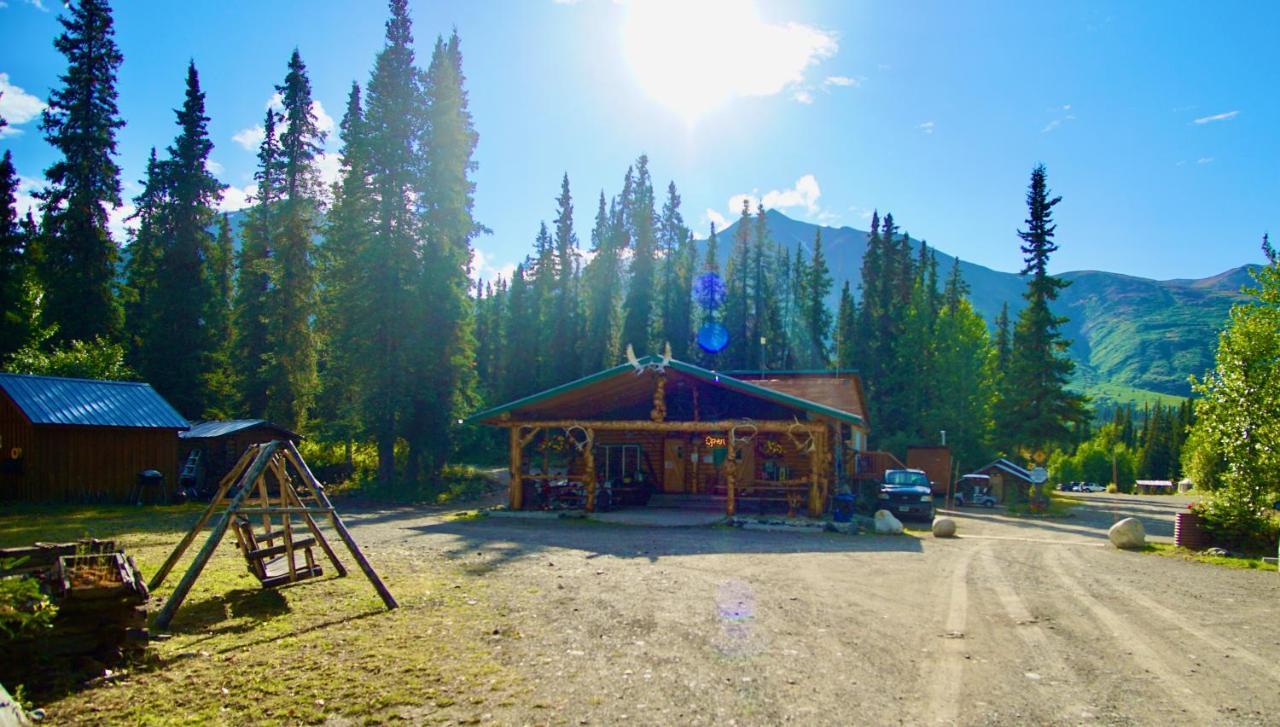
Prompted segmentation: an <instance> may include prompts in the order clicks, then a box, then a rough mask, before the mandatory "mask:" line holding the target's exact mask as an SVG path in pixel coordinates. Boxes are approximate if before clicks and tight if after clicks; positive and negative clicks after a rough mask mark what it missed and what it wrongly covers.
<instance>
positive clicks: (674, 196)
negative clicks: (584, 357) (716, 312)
mask: <svg viewBox="0 0 1280 727" xmlns="http://www.w3.org/2000/svg"><path fill="white" fill-rule="evenodd" d="M658 248H659V250H661V252H662V257H661V269H662V283H661V286H660V287H661V292H662V303H661V305H660V306H659V314H658V320H659V321H660V324H661V327H660V329H659V332H658V336H657V341H656V343H658V344H659V345H661V344H666V343H670V344H671V353H672V356H674V357H675V358H676V359H678V360H684V359H686V358H687V355H688V350H689V341H690V338H691V337H692V335H693V332H692V330H691V329H690V324H691V318H690V316H691V315H692V313H693V311H692V308H691V302H692V295H693V289H692V285H693V273H694V270H695V268H696V264H697V261H696V255H697V251H696V247H695V246H694V243H693V239H692V236H691V235H690V233H689V228H688V227H686V226H685V224H684V216H683V215H682V214H681V213H680V193H679V192H678V191H676V183H675V182H671V183H669V184H668V185H667V199H666V201H665V202H664V203H663V205H662V216H661V217H660V219H659V222H658Z"/></svg>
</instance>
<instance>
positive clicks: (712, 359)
mask: <svg viewBox="0 0 1280 727" xmlns="http://www.w3.org/2000/svg"><path fill="white" fill-rule="evenodd" d="M719 247H720V243H719V241H718V240H717V239H716V223H714V222H712V223H711V233H710V234H709V235H708V236H707V247H706V251H705V253H704V255H703V258H702V266H701V269H700V271H699V273H698V274H699V275H714V276H716V277H719V275H720V251H719ZM722 282H723V281H722ZM694 315H695V320H694V324H693V337H694V340H695V341H696V339H697V336H698V333H699V332H700V331H701V330H702V328H703V326H706V325H709V324H711V323H718V322H719V316H720V312H719V310H717V309H715V308H708V307H706V306H703V305H699V306H698V308H697V310H696V311H695V313H694ZM691 350H692V351H693V354H694V356H693V359H694V362H695V363H697V364H698V365H700V366H704V367H706V368H717V367H718V363H717V362H718V359H719V355H718V354H717V353H712V352H709V351H706V350H704V349H703V348H702V347H701V346H699V345H697V343H696V342H695V343H693V344H692V347H691Z"/></svg>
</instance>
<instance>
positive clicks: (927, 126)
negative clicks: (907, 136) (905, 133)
mask: <svg viewBox="0 0 1280 727" xmlns="http://www.w3.org/2000/svg"><path fill="white" fill-rule="evenodd" d="M934 127H935V124H934V123H933V122H932V121H926V122H924V123H923V124H917V125H916V128H917V129H919V130H921V131H923V132H924V133H926V134H932V133H933V130H934Z"/></svg>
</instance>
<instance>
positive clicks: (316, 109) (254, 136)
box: [231, 92, 337, 151]
mask: <svg viewBox="0 0 1280 727" xmlns="http://www.w3.org/2000/svg"><path fill="white" fill-rule="evenodd" d="M262 108H263V110H264V111H265V110H266V109H273V110H275V111H284V97H283V96H281V95H280V93H279V92H276V93H273V94H271V97H270V98H268V99H267V102H266V103H265V104H263V106H262ZM311 112H312V113H313V114H315V116H316V128H317V129H319V130H320V131H322V132H323V133H325V134H332V133H333V130H334V129H335V128H337V125H336V124H334V121H333V117H332V116H330V115H329V113H328V112H327V111H325V110H324V104H322V103H320V102H319V101H314V100H313V101H312V102H311ZM277 128H279V127H277ZM266 136H267V131H266V129H264V128H262V126H261V125H258V126H250V127H248V128H245V129H241V130H239V131H237V132H236V133H235V134H234V135H233V136H232V137H231V140H232V141H234V142H235V143H237V144H239V145H240V146H242V147H244V148H245V151H257V150H258V146H259V145H260V144H261V143H262V140H263V139H264V138H266Z"/></svg>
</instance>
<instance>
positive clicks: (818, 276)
mask: <svg viewBox="0 0 1280 727" xmlns="http://www.w3.org/2000/svg"><path fill="white" fill-rule="evenodd" d="M804 292H805V297H806V304H805V330H806V333H807V334H808V337H809V345H810V347H811V350H812V351H813V353H812V358H811V359H810V364H809V365H810V366H813V367H814V368H822V369H825V368H827V367H828V366H829V365H830V353H829V351H828V348H827V339H828V338H829V337H830V336H831V311H830V309H828V308H827V295H828V294H829V293H830V292H831V270H830V269H829V268H828V267H827V258H826V256H825V255H824V254H823V253H822V229H821V228H819V229H818V230H816V231H815V232H814V236H813V257H812V258H810V260H809V266H808V279H807V281H806V282H805V291H804Z"/></svg>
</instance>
